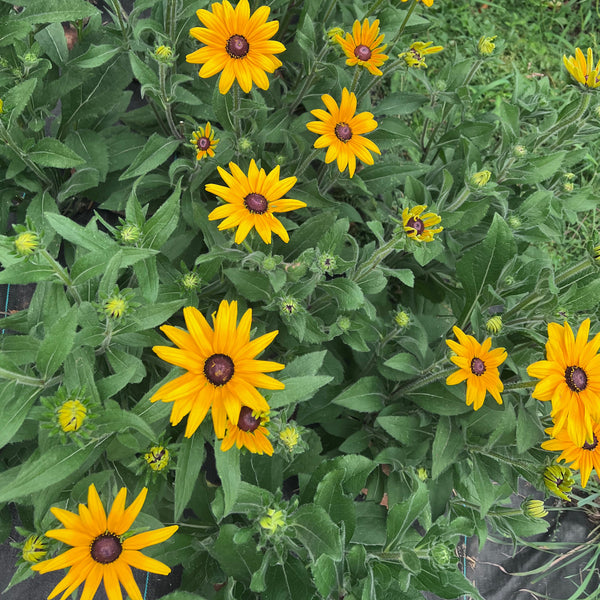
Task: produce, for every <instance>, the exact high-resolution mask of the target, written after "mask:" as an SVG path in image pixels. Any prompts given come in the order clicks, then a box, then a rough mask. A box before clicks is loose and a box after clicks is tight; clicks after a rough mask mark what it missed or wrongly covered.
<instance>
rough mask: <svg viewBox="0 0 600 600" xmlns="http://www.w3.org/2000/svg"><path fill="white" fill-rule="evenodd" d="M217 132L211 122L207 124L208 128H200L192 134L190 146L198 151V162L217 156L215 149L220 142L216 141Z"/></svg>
mask: <svg viewBox="0 0 600 600" xmlns="http://www.w3.org/2000/svg"><path fill="white" fill-rule="evenodd" d="M214 137H215V132H214V131H213V129H212V128H211V126H210V122H209V123H206V127H199V128H198V129H197V130H196V131H194V132H193V133H192V138H193V139H191V140H190V144H191V145H192V148H194V149H195V150H196V160H202V159H203V158H206V157H207V156H211V157H212V156H214V155H215V148H216V147H217V144H218V143H219V140H215V139H214Z"/></svg>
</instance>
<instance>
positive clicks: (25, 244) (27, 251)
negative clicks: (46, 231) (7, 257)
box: [14, 231, 40, 256]
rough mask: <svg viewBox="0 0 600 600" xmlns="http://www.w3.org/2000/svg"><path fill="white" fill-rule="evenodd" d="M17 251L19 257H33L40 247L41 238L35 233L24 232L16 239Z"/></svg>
mask: <svg viewBox="0 0 600 600" xmlns="http://www.w3.org/2000/svg"><path fill="white" fill-rule="evenodd" d="M14 243H15V250H16V252H17V254H18V255H19V256H31V255H32V254H33V253H34V252H35V251H36V250H37V249H38V248H39V246H40V238H39V236H38V234H37V233H35V232H33V231H24V232H23V233H20V234H19V235H18V236H17V237H16V238H15V242H14Z"/></svg>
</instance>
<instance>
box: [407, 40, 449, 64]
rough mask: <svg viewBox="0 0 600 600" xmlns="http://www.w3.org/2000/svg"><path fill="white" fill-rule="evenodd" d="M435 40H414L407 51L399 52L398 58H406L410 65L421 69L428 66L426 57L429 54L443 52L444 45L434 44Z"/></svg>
mask: <svg viewBox="0 0 600 600" xmlns="http://www.w3.org/2000/svg"><path fill="white" fill-rule="evenodd" d="M431 44H433V42H414V43H412V44H411V45H410V48H409V49H408V50H407V51H406V52H402V53H401V54H398V58H404V62H405V63H406V64H407V65H408V66H409V67H414V68H415V69H420V68H421V67H425V68H427V63H426V62H425V57H426V56H427V55H428V54H436V53H437V52H441V51H442V50H443V49H444V47H443V46H432V45H431Z"/></svg>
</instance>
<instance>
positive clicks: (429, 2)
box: [402, 0, 433, 6]
mask: <svg viewBox="0 0 600 600" xmlns="http://www.w3.org/2000/svg"><path fill="white" fill-rule="evenodd" d="M402 2H408V0H402ZM421 2H422V3H423V4H424V5H425V6H433V0H421Z"/></svg>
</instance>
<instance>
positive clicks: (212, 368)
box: [204, 354, 234, 386]
mask: <svg viewBox="0 0 600 600" xmlns="http://www.w3.org/2000/svg"><path fill="white" fill-rule="evenodd" d="M233 373H234V368H233V361H232V360H231V358H229V356H227V355H226V354H213V355H212V356H209V357H208V358H207V359H206V362H205V363H204V374H205V375H206V379H208V380H209V381H210V382H211V383H212V384H213V385H216V386H220V385H225V384H226V383H227V382H228V381H229V380H230V379H231V378H232V377H233Z"/></svg>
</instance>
